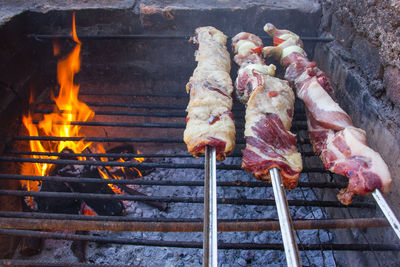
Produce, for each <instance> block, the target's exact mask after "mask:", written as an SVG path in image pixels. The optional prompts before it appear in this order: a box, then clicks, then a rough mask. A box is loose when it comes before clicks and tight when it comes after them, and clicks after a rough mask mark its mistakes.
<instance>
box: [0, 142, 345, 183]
mask: <svg viewBox="0 0 400 267" xmlns="http://www.w3.org/2000/svg"><path fill="white" fill-rule="evenodd" d="M4 153H5V154H15V155H30V156H32V155H36V156H57V157H67V158H68V157H70V158H73V157H93V158H96V157H97V158H98V157H103V158H193V155H191V154H189V153H184V154H147V153H146V154H136V153H62V152H61V153H58V152H37V151H19V150H11V151H6V152H4ZM302 155H303V156H312V157H314V156H315V153H314V152H313V151H310V152H304V153H302ZM227 157H228V158H229V157H231V158H233V157H242V154H241V153H240V152H239V151H235V152H233V153H232V154H230V155H229V156H227ZM342 184H343V186H342V188H343V187H346V184H345V183H342Z"/></svg>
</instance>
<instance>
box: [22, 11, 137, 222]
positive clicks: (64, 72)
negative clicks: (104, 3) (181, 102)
mask: <svg viewBox="0 0 400 267" xmlns="http://www.w3.org/2000/svg"><path fill="white" fill-rule="evenodd" d="M71 36H72V38H73V40H74V41H75V43H76V45H75V47H74V49H73V50H72V52H71V53H70V54H69V55H68V56H67V57H65V58H63V59H61V60H60V61H59V62H58V64H57V79H58V84H59V86H60V88H59V94H58V96H57V97H55V96H54V95H52V100H54V102H55V104H56V107H55V108H54V111H53V113H51V114H46V115H44V116H43V119H42V120H41V121H39V123H38V124H35V123H34V122H33V118H32V116H31V114H30V113H29V114H28V115H27V116H23V124H24V126H25V127H26V129H27V130H28V132H29V135H30V136H39V135H40V134H44V135H46V136H59V137H81V136H82V133H81V132H80V130H81V127H80V126H79V125H72V122H75V121H81V122H83V121H87V120H90V119H92V118H93V117H94V114H95V113H94V111H93V110H91V109H90V108H89V107H88V106H87V105H86V104H85V103H83V102H81V101H79V99H78V94H79V85H76V84H74V75H75V74H76V73H78V72H79V70H80V64H81V62H80V51H81V46H82V43H81V41H80V40H79V39H78V36H77V34H76V27H75V13H74V14H73V21H72V34H71ZM53 45H54V48H53V52H54V55H59V53H60V46H59V45H58V44H57V43H54V44H53ZM32 102H33V100H32V98H31V99H30V103H32ZM91 144H92V143H91V142H85V141H84V139H83V138H82V139H81V140H80V141H60V142H56V141H36V140H31V141H30V142H29V146H30V149H31V151H33V152H62V151H63V150H64V149H66V148H68V149H70V150H72V151H73V152H74V153H81V152H83V151H84V150H85V149H86V148H87V147H89V146H91ZM98 150H99V151H100V152H101V153H105V149H104V147H103V146H101V145H98ZM139 153H140V152H139V151H138V154H139ZM32 157H33V158H37V159H57V157H55V156H38V155H34V156H32ZM78 159H79V160H85V159H86V158H85V157H78ZM100 159H101V160H102V161H108V159H107V158H100ZM135 159H136V160H137V161H138V162H142V161H144V158H135ZM121 160H122V159H121ZM122 161H123V160H122ZM31 166H32V165H29V164H25V165H24V166H23V168H22V174H24V175H37V176H46V175H48V174H49V172H50V170H51V168H52V166H53V164H48V163H35V164H33V167H31ZM105 168H106V169H103V170H102V169H101V168H98V171H99V173H100V175H101V176H102V178H103V179H120V177H118V176H116V175H113V174H110V175H111V176H112V177H110V175H108V174H107V173H108V172H107V171H106V170H107V169H108V170H110V167H105ZM136 170H137V169H136ZM122 171H124V172H125V170H124V169H123V168H122ZM137 172H138V173H139V175H140V176H142V174H141V173H140V172H139V170H137ZM21 182H22V186H23V187H24V188H25V189H26V190H28V191H30V190H33V191H38V190H39V186H40V184H39V182H37V181H21ZM108 185H109V186H110V188H111V189H112V190H113V191H114V192H115V193H116V194H123V192H122V191H121V190H120V189H119V188H118V187H116V186H115V185H112V184H108ZM27 200H28V201H27V204H28V205H29V206H31V207H34V205H35V204H34V201H33V200H32V198H27ZM85 213H87V214H89V215H95V214H92V213H91V212H90V211H86V212H85Z"/></svg>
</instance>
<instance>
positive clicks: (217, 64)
mask: <svg viewBox="0 0 400 267" xmlns="http://www.w3.org/2000/svg"><path fill="white" fill-rule="evenodd" d="M192 40H195V43H197V44H198V50H197V52H196V53H195V60H196V61H197V62H198V64H197V67H196V69H195V70H194V72H193V75H192V77H190V79H189V82H188V83H187V85H186V91H187V92H188V93H190V101H189V104H188V106H187V109H186V111H187V113H188V115H187V117H186V122H187V123H186V129H185V131H184V135H183V139H184V141H185V143H186V145H187V147H188V151H189V152H190V153H191V154H193V156H195V157H197V156H198V155H199V154H202V153H204V152H205V146H206V145H212V146H217V160H223V159H225V157H226V155H228V154H229V153H231V152H232V150H233V148H234V145H235V125H234V121H233V118H232V113H231V109H232V97H231V94H232V92H233V86H232V80H231V78H230V75H229V72H230V68H231V63H230V55H229V53H228V51H227V49H226V46H225V45H226V40H227V37H226V36H225V35H224V34H223V33H222V32H221V31H219V30H217V29H215V28H214V27H210V26H208V27H199V28H197V29H196V37H195V38H192Z"/></svg>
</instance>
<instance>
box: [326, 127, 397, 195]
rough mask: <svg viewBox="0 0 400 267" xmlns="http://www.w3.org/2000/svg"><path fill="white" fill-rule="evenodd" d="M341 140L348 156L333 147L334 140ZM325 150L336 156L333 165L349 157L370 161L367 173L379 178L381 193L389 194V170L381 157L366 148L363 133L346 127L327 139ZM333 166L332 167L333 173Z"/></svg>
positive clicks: (360, 130)
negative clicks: (360, 157)
mask: <svg viewBox="0 0 400 267" xmlns="http://www.w3.org/2000/svg"><path fill="white" fill-rule="evenodd" d="M338 138H342V140H343V142H344V143H345V144H346V145H347V147H349V148H350V152H349V154H347V153H344V152H341V151H340V150H339V147H338V146H337V145H335V142H334V140H335V139H338ZM326 149H327V150H328V151H330V152H332V153H333V154H334V155H335V156H336V158H337V159H336V160H335V164H338V163H340V162H342V161H343V162H346V160H347V159H348V158H349V157H355V156H362V157H363V158H366V159H368V160H370V163H369V164H368V166H369V167H368V168H367V169H366V170H368V171H369V172H372V173H375V174H376V175H377V176H379V179H380V181H381V183H382V188H381V191H382V193H387V192H389V189H390V183H391V181H392V178H391V175H390V172H389V168H388V166H387V165H386V163H385V162H384V161H383V159H382V157H381V155H380V154H379V153H377V152H375V151H374V150H373V149H371V148H370V147H368V145H367V139H366V134H365V131H364V130H362V129H359V128H356V127H346V128H345V129H344V130H342V131H340V132H337V133H336V134H335V135H331V136H329V137H328V140H327V146H326ZM346 154H347V155H346ZM334 168H335V166H334V165H333V166H332V171H334Z"/></svg>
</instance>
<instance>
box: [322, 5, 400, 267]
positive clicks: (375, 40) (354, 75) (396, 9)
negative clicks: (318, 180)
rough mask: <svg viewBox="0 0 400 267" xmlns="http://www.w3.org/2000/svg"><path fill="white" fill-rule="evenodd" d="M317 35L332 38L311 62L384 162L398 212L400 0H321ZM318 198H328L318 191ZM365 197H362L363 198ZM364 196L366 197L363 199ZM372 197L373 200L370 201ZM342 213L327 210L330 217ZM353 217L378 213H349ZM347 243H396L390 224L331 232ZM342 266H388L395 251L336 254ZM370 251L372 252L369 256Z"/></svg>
mask: <svg viewBox="0 0 400 267" xmlns="http://www.w3.org/2000/svg"><path fill="white" fill-rule="evenodd" d="M320 2H321V6H322V14H323V15H322V19H321V25H320V31H321V32H320V34H321V35H323V36H330V37H334V38H335V41H334V42H331V43H328V44H319V45H317V47H316V49H315V54H314V60H315V61H316V62H318V66H320V67H321V68H322V69H323V70H324V71H325V72H327V74H328V76H329V77H331V79H332V83H333V85H334V87H335V89H336V91H335V97H336V100H337V101H338V102H339V104H340V106H341V107H342V108H344V110H346V112H348V113H349V115H350V117H351V118H352V120H353V122H354V124H355V125H356V126H357V127H360V128H362V129H364V130H365V131H366V132H367V142H368V144H369V146H371V147H372V148H373V149H374V150H376V151H378V152H379V153H380V154H381V155H382V157H383V158H384V160H385V161H386V163H387V164H388V165H389V168H390V172H391V174H392V179H393V182H392V187H391V192H390V193H389V194H387V195H386V196H385V198H386V200H387V201H388V202H389V204H390V206H391V207H392V208H393V210H394V211H395V213H396V214H400V194H399V193H400V181H398V179H399V177H398V173H399V172H400V71H399V69H400V57H399V54H400V27H399V26H400V2H399V1H394V0H383V1H374V0H360V1H344V0H335V1H332V0H321V1H320ZM322 197H328V196H326V195H323V193H322ZM363 199H364V198H363ZM365 199H367V198H365ZM371 201H373V200H372V199H371ZM341 212H342V211H337V210H336V211H335V210H331V211H330V213H331V214H332V215H333V216H335V215H337V216H340V217H341V216H343V215H342V214H340V215H339V213H341ZM352 216H354V217H364V216H383V215H382V213H381V212H380V210H379V208H377V210H376V213H375V214H369V215H366V214H364V213H363V211H352ZM336 236H337V237H338V239H340V240H342V241H347V242H365V238H367V239H368V242H371V243H388V244H399V240H398V238H397V236H396V235H395V234H394V232H393V230H392V229H391V228H386V229H379V230H378V231H377V230H376V229H368V230H366V231H365V232H363V233H362V234H360V233H357V232H356V231H352V230H343V231H336ZM335 254H336V255H337V257H336V259H337V260H338V261H339V264H342V265H343V266H367V265H369V266H372V265H375V264H378V261H377V259H379V262H380V263H379V264H381V266H391V265H396V264H398V255H396V253H388V252H382V253H379V252H376V253H362V252H360V253H350V252H336V253H335ZM374 254H375V255H374Z"/></svg>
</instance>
